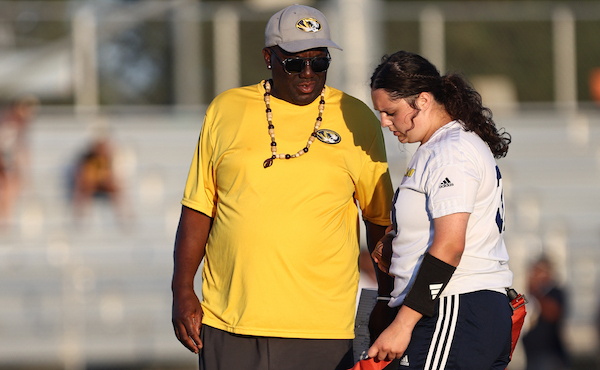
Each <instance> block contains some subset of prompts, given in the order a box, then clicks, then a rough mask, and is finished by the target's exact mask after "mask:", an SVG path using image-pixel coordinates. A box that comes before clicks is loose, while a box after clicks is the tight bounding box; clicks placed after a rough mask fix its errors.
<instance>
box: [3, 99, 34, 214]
mask: <svg viewBox="0 0 600 370" xmlns="http://www.w3.org/2000/svg"><path fill="white" fill-rule="evenodd" d="M38 106H39V101H38V100H37V98H35V97H34V96H25V97H22V98H19V99H16V100H15V101H13V102H12V103H11V104H10V105H8V107H7V108H6V109H5V111H4V112H3V113H2V115H1V116H0V225H1V226H7V225H8V223H9V222H10V221H11V219H12V216H13V212H14V207H15V204H16V202H17V200H18V199H19V195H20V192H21V189H22V187H23V184H24V180H25V179H24V177H25V175H26V173H27V170H28V166H29V150H28V149H29V148H28V140H27V132H28V128H29V124H30V122H31V120H32V119H33V118H34V117H35V114H36V111H37V107H38Z"/></svg>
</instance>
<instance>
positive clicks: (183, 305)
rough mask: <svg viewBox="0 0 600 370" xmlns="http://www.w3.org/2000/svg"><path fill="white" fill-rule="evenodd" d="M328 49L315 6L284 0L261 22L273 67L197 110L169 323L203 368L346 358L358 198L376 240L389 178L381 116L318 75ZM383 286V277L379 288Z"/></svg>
mask: <svg viewBox="0 0 600 370" xmlns="http://www.w3.org/2000/svg"><path fill="white" fill-rule="evenodd" d="M328 47H333V48H338V49H339V46H337V45H336V44H335V43H334V42H333V41H331V39H330V36H329V25H328V24H327V20H326V19H325V17H324V16H323V14H322V13H321V12H319V11H318V10H316V9H314V8H311V7H307V6H303V5H293V6H290V7H287V8H285V9H283V10H281V11H280V12H278V13H276V14H275V15H274V16H273V17H272V18H271V19H270V20H269V22H268V24H267V27H266V30H265V48H264V49H263V55H264V59H265V63H266V65H267V68H268V69H269V70H271V72H272V78H271V79H269V80H266V81H262V82H260V83H258V84H256V85H252V86H246V87H241V88H236V89H231V90H229V91H226V92H224V93H222V94H220V95H219V96H217V97H216V98H215V99H214V100H213V102H212V103H211V104H210V106H209V107H208V109H207V112H206V116H205V118H204V123H203V126H202V130H201V134H200V139H199V141H198V146H197V148H196V153H195V155H194V157H193V160H192V165H191V168H190V172H189V176H188V179H187V183H186V186H185V191H184V196H183V200H182V205H183V207H182V213H181V219H180V221H179V228H178V230H177V237H176V241H175V253H174V262H175V265H174V274H173V282H172V290H173V326H174V329H175V333H176V335H177V337H178V339H179V340H180V341H181V342H182V343H183V344H184V345H185V346H186V347H187V348H188V349H190V350H191V351H193V352H195V353H200V369H210V370H214V369H236V370H239V369H252V370H256V369H303V370H306V369H331V370H333V369H347V368H349V367H352V366H353V363H354V361H353V358H352V357H353V355H352V338H353V337H354V310H355V299H356V291H357V287H358V277H359V271H358V256H359V243H358V222H357V221H358V207H357V204H358V206H359V207H360V210H361V212H362V217H363V219H364V220H365V224H366V228H367V239H368V241H369V244H372V245H370V247H372V246H374V243H375V242H377V241H378V240H379V239H380V238H381V237H382V236H383V235H384V232H385V227H386V226H387V225H389V224H390V219H389V216H390V204H391V198H392V188H391V181H390V177H389V172H388V167H387V161H386V155H385V147H384V143H383V136H382V132H381V129H380V128H379V123H378V120H377V118H376V117H375V116H374V114H373V112H372V111H371V110H370V109H369V108H368V107H367V106H366V105H365V104H364V103H362V102H360V101H359V100H357V99H355V98H353V97H351V96H349V95H347V94H345V93H343V92H341V91H339V90H337V89H334V88H331V87H329V86H326V85H325V79H326V76H327V69H328V67H329V63H330V56H329V52H328ZM371 249H372V248H371ZM203 258H204V259H205V260H204V266H203V269H202V302H200V300H199V299H198V297H197V296H196V294H195V292H194V286H193V282H194V276H195V275H196V272H197V269H198V267H199V266H200V262H201V261H202V259H203ZM392 285H393V282H392V281H391V278H389V277H387V276H385V275H383V274H382V275H381V276H380V294H385V295H388V294H389V292H390V291H391V288H392ZM384 309H385V308H382V310H384ZM382 325H385V324H382ZM381 329H383V327H382V328H381Z"/></svg>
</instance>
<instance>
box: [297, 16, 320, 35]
mask: <svg viewBox="0 0 600 370" xmlns="http://www.w3.org/2000/svg"><path fill="white" fill-rule="evenodd" d="M296 28H297V29H299V30H302V31H304V32H319V31H320V30H321V23H319V21H318V20H316V19H314V18H302V19H300V20H299V21H298V22H296Z"/></svg>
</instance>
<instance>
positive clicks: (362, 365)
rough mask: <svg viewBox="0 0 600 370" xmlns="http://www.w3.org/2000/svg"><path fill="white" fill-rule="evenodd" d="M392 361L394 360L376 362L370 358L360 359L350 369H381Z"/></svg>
mask: <svg viewBox="0 0 600 370" xmlns="http://www.w3.org/2000/svg"><path fill="white" fill-rule="evenodd" d="M390 362H392V361H379V362H375V360H374V359H372V358H368V359H366V360H360V361H358V362H357V363H356V365H354V367H353V368H352V369H348V370H381V369H383V368H385V367H386V366H387V365H388V364H389V363H390Z"/></svg>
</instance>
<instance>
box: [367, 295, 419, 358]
mask: <svg viewBox="0 0 600 370" xmlns="http://www.w3.org/2000/svg"><path fill="white" fill-rule="evenodd" d="M421 317H423V315H421V314H420V313H418V312H417V311H415V310H413V309H412V308H409V307H406V306H402V307H401V308H400V311H399V312H398V315H397V316H396V318H395V319H394V321H393V322H392V324H391V325H390V326H388V328H387V329H385V330H384V331H383V333H381V335H380V336H379V338H377V340H375V342H374V343H373V345H372V346H371V348H369V351H368V352H367V354H368V356H369V357H371V358H374V359H375V360H376V361H390V360H394V359H397V358H401V357H402V355H403V354H404V352H405V351H406V348H408V344H409V343H410V339H411V337H412V332H413V329H414V328H415V325H416V324H417V322H418V321H419V320H420V319H421Z"/></svg>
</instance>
